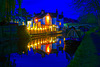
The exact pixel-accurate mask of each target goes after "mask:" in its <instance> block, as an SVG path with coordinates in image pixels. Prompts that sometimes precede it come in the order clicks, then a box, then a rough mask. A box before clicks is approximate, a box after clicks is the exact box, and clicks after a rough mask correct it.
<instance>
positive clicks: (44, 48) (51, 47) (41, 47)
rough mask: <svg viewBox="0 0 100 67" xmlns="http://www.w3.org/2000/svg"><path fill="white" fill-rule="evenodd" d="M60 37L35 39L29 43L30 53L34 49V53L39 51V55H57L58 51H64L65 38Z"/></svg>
mask: <svg viewBox="0 0 100 67" xmlns="http://www.w3.org/2000/svg"><path fill="white" fill-rule="evenodd" d="M59 36H61V35H58V36H55V35H54V36H47V37H40V38H37V39H34V40H32V41H30V42H29V43H28V45H27V48H28V51H31V48H32V49H33V51H37V52H38V53H41V54H43V53H44V54H47V55H49V54H50V53H55V52H56V53H57V51H58V50H62V51H63V47H64V41H63V38H58V37H59ZM58 48H59V49H58Z"/></svg>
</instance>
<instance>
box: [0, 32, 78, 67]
mask: <svg viewBox="0 0 100 67" xmlns="http://www.w3.org/2000/svg"><path fill="white" fill-rule="evenodd" d="M78 46H79V43H74V44H73V43H69V42H68V38H65V37H64V36H63V35H62V34H58V35H48V36H37V37H34V38H32V40H18V41H13V40H12V41H8V42H4V43H1V45H0V59H1V60H0V66H1V67H3V66H5V67H8V66H16V67H29V66H31V67H40V66H41V67H55V66H56V67H66V66H67V65H68V64H70V61H71V60H72V59H73V58H74V54H75V51H76V49H77V47H78Z"/></svg>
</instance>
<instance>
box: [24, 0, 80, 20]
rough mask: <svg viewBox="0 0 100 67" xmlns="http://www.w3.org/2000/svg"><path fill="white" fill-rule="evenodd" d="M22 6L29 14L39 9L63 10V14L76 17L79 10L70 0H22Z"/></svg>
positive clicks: (46, 10)
mask: <svg viewBox="0 0 100 67" xmlns="http://www.w3.org/2000/svg"><path fill="white" fill-rule="evenodd" d="M22 8H25V9H26V10H27V12H29V13H30V14H33V13H34V12H35V13H39V12H41V10H42V9H43V10H45V12H56V9H58V13H59V14H61V12H62V11H63V13H64V16H65V17H67V18H72V19H77V18H78V17H79V12H77V10H76V9H75V8H73V4H72V0H23V1H22Z"/></svg>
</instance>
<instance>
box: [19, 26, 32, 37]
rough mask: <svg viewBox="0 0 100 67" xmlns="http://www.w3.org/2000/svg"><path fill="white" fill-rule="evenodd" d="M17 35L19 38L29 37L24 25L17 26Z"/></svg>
mask: <svg viewBox="0 0 100 67" xmlns="http://www.w3.org/2000/svg"><path fill="white" fill-rule="evenodd" d="M18 37H19V38H20V39H29V38H30V34H29V32H28V31H27V27H26V26H18Z"/></svg>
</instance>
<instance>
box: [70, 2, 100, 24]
mask: <svg viewBox="0 0 100 67" xmlns="http://www.w3.org/2000/svg"><path fill="white" fill-rule="evenodd" d="M72 2H73V3H74V6H75V8H78V9H79V11H80V12H81V13H80V14H81V15H80V18H79V19H82V20H81V22H82V21H83V22H95V20H97V21H98V25H99V26H100V0H73V1H72ZM91 13H93V14H91ZM84 15H86V16H84ZM91 15H92V16H91ZM93 15H94V16H93ZM91 18H92V19H91ZM96 18H97V19H96ZM87 19H89V20H87ZM92 20H93V21H92Z"/></svg>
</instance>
